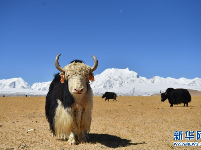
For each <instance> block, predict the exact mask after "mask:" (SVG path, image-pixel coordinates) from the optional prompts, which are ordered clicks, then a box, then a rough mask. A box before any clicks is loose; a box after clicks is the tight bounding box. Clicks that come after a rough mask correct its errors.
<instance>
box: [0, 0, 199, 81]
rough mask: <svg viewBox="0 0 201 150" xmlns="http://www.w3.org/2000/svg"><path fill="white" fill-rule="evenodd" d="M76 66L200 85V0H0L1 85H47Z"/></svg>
mask: <svg viewBox="0 0 201 150" xmlns="http://www.w3.org/2000/svg"><path fill="white" fill-rule="evenodd" d="M59 53H60V54H61V56H60V65H61V66H65V65H67V64H68V63H69V62H70V61H72V60H74V59H81V60H83V61H84V62H85V63H86V64H88V65H90V66H92V65H93V59H92V57H91V55H95V56H96V57H97V58H98V60H99V66H98V68H97V70H96V71H95V72H94V73H95V74H100V73H101V72H103V71H104V70H105V69H107V68H120V69H125V68H127V67H128V68H129V69H130V70H133V71H136V72H137V73H138V74H139V75H140V76H143V77H146V78H152V77H153V76H161V77H173V78H180V77H185V78H190V79H192V78H195V77H199V78H201V1H200V0H59V1H56V0H43V1H41V0H1V1H0V56H1V59H0V64H1V65H0V70H1V73H0V79H8V78H14V77H22V78H23V79H24V80H25V81H27V82H28V83H29V84H30V85H32V84H33V83H35V82H45V81H51V80H52V79H53V74H54V73H57V72H58V71H57V69H56V68H55V66H54V60H55V57H56V55H57V54H59Z"/></svg>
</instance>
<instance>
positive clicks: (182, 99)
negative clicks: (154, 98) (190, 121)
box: [161, 88, 191, 107]
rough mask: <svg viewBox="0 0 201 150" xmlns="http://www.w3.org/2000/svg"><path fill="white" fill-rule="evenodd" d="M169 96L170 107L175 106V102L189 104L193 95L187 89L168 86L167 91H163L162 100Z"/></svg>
mask: <svg viewBox="0 0 201 150" xmlns="http://www.w3.org/2000/svg"><path fill="white" fill-rule="evenodd" d="M167 98H168V100H169V103H170V107H173V104H181V103H184V106H185V104H186V106H188V103H189V102H190V101H191V95H190V93H189V92H188V90H186V89H173V88H168V89H167V90H166V92H165V93H161V102H164V101H165V100H166V99H167Z"/></svg>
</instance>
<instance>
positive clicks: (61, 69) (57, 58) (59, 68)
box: [55, 54, 65, 72]
mask: <svg viewBox="0 0 201 150" xmlns="http://www.w3.org/2000/svg"><path fill="white" fill-rule="evenodd" d="M60 55H61V54H58V55H57V57H56V59H55V66H56V68H57V69H58V70H59V71H61V72H65V70H63V68H62V67H61V66H60V65H59V63H58V60H59V56H60Z"/></svg>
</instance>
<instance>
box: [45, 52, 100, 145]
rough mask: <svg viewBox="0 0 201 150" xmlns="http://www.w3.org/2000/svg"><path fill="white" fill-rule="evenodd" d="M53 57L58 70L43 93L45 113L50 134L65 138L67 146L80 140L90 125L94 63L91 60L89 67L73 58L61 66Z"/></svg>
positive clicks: (83, 139)
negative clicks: (47, 90) (91, 65)
mask: <svg viewBox="0 0 201 150" xmlns="http://www.w3.org/2000/svg"><path fill="white" fill-rule="evenodd" d="M59 56H60V54H59V55H57V57H56V59H55V66H56V68H57V69H58V70H59V71H60V73H58V74H56V75H55V77H54V79H53V81H52V82H51V84H50V87H49V92H48V94H47V96H46V105H45V112H46V118H47V120H48V122H49V125H50V130H51V131H52V133H53V135H55V136H57V137H58V138H59V139H63V140H68V143H69V144H70V145H72V144H73V145H74V144H77V143H79V142H80V143H84V142H86V141H87V134H88V133H89V130H90V125H91V112H92V107H93V92H92V89H91V87H90V85H89V80H91V81H93V80H94V76H93V71H95V70H96V68H97V66H98V60H97V59H96V57H95V56H93V55H92V57H93V59H94V65H93V67H90V66H87V65H86V64H84V62H83V61H81V60H74V61H72V62H71V63H70V64H68V65H66V66H65V67H63V68H62V67H60V65H59V63H58V59H59Z"/></svg>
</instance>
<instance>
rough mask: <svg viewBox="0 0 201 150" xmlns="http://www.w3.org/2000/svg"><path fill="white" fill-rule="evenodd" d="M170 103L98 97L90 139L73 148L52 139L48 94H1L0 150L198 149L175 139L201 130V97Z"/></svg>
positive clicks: (151, 97) (151, 98)
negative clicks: (178, 144)
mask: <svg viewBox="0 0 201 150" xmlns="http://www.w3.org/2000/svg"><path fill="white" fill-rule="evenodd" d="M169 106H170V105H169V103H168V101H166V102H164V103H162V102H160V97H158V96H150V97H117V102H113V101H112V100H110V102H105V101H104V99H101V98H100V97H94V108H93V120H92V126H91V132H90V135H89V137H90V139H89V143H86V144H79V145H75V146H70V145H68V144H67V142H66V141H61V140H57V139H56V138H55V137H52V134H51V133H50V131H49V125H48V122H47V121H46V118H45V109H44V107H45V98H44V97H27V98H26V97H4V98H3V97H1V98H0V149H6V148H9V149H48V150H49V149H55V150H56V149H58V150H60V149H65V150H67V149H79V150H80V149H82V150H83V149H87V150H88V149H114V148H115V149H185V148H187V149H199V148H200V147H174V146H173V142H175V141H174V131H183V132H185V131H189V130H191V131H197V130H201V128H200V127H201V120H200V118H201V117H200V116H201V97H196V96H193V97H192V102H191V103H189V107H183V105H176V106H174V107H169ZM29 129H34V131H28V130H29ZM183 141H188V140H183ZM190 142H201V140H198V141H196V140H195V139H194V140H190Z"/></svg>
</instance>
